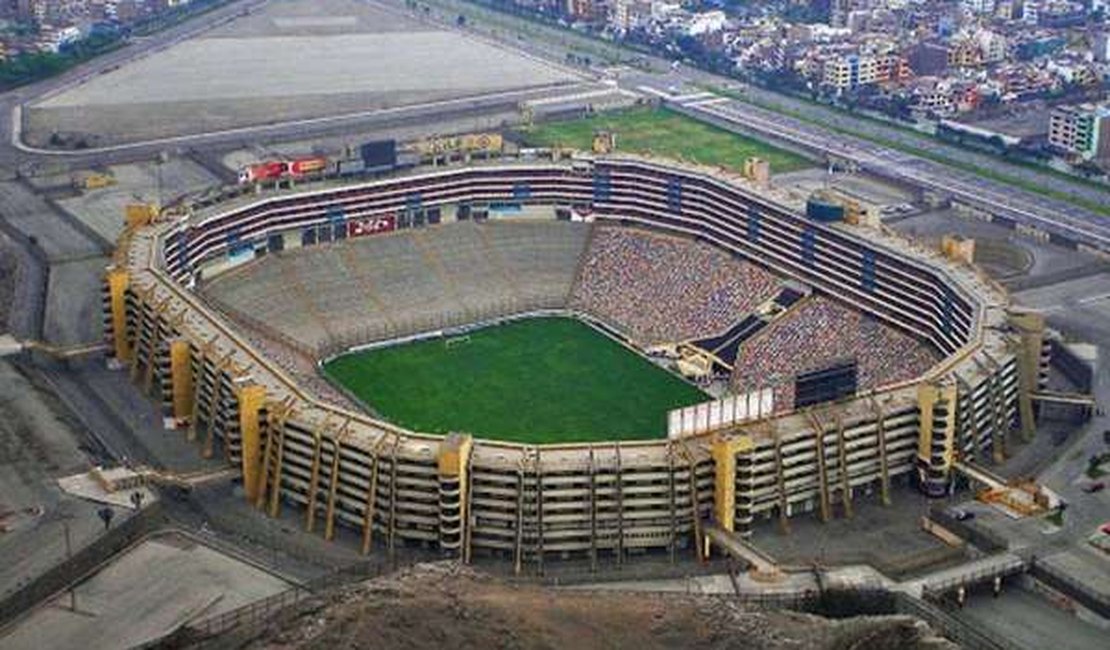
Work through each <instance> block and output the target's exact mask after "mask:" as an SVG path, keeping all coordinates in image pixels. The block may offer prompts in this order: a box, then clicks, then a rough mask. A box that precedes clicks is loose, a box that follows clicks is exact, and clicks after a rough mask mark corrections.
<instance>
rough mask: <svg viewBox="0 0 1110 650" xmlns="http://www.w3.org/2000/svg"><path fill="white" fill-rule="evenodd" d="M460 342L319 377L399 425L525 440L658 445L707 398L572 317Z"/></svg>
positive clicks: (377, 354) (424, 346)
mask: <svg viewBox="0 0 1110 650" xmlns="http://www.w3.org/2000/svg"><path fill="white" fill-rule="evenodd" d="M469 337H470V338H469V341H468V342H464V343H458V344H453V345H451V346H450V347H448V346H447V344H446V343H445V341H444V339H441V338H437V339H430V340H426V341H419V342H416V343H410V344H406V345H399V346H394V347H387V348H380V349H377V350H367V351H363V352H354V353H351V354H347V355H344V356H341V357H338V358H336V359H334V360H332V361H330V362H328V363H327V364H325V365H324V372H325V373H326V374H327V375H328V376H329V377H331V378H332V379H334V380H335V381H337V382H339V383H340V384H342V385H344V386H346V387H347V388H348V389H349V390H350V391H351V392H353V393H354V394H355V395H357V396H358V398H359V399H361V400H362V401H363V402H365V403H366V404H369V405H371V406H372V407H373V408H374V409H376V410H377V411H378V412H379V413H381V414H382V415H383V416H384V417H385V418H387V419H389V420H390V421H392V422H395V423H397V424H399V425H401V426H404V427H407V428H410V429H414V430H416V431H423V432H428V433H447V432H450V431H461V432H466V433H471V434H474V435H475V436H478V437H485V438H493V439H499V440H510V441H514V442H525V443H558V442H590V441H594V440H644V439H658V438H663V437H665V436H666V433H667V411H669V410H670V409H673V408H678V407H682V406H689V405H690V404H697V403H699V402H703V401H705V400H707V399H709V398H708V397H707V396H706V395H705V394H704V393H702V392H701V391H700V390H698V389H697V388H695V387H693V386H691V385H689V384H687V383H686V382H684V381H682V380H681V379H679V378H678V377H675V376H674V375H671V374H670V373H668V372H667V371H665V370H663V369H661V368H658V367H657V366H655V365H654V364H652V363H651V362H650V361H647V360H646V359H643V358H642V357H640V356H639V355H637V354H636V353H634V352H632V351H630V350H628V349H627V348H625V347H624V346H622V345H620V344H619V343H617V342H615V341H613V340H611V339H610V338H608V337H606V336H605V335H603V334H601V333H599V332H597V331H595V330H594V329H593V328H592V327H590V326H589V325H586V324H584V323H581V322H579V321H577V320H573V319H569V318H535V319H529V320H523V321H515V322H511V323H506V324H502V325H494V326H491V327H488V328H485V329H482V330H478V331H476V332H472V333H470V335H469Z"/></svg>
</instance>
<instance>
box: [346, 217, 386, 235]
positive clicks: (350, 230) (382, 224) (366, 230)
mask: <svg viewBox="0 0 1110 650" xmlns="http://www.w3.org/2000/svg"><path fill="white" fill-rule="evenodd" d="M396 228H397V217H396V216H394V215H392V214H386V215H381V216H377V217H362V218H359V219H351V220H349V221H348V222H347V236H348V237H365V236H367V235H377V234H380V233H383V232H392V231H393V230H395V229H396Z"/></svg>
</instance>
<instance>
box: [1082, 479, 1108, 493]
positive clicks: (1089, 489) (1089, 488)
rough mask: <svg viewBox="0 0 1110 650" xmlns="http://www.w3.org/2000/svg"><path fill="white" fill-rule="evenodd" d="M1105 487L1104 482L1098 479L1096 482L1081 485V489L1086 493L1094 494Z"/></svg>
mask: <svg viewBox="0 0 1110 650" xmlns="http://www.w3.org/2000/svg"><path fill="white" fill-rule="evenodd" d="M1105 489H1106V483H1104V482H1102V481H1098V482H1097V483H1089V484H1087V485H1084V486H1083V491H1084V492H1086V493H1087V494H1094V493H1095V492H1102V491H1103V490H1105Z"/></svg>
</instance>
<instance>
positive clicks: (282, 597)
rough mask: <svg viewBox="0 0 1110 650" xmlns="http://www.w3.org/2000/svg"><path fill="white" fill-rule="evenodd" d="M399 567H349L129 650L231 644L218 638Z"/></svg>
mask: <svg viewBox="0 0 1110 650" xmlns="http://www.w3.org/2000/svg"><path fill="white" fill-rule="evenodd" d="M402 566H409V565H408V564H406V565H393V564H389V563H386V562H359V563H356V564H352V565H348V566H345V567H342V568H339V569H337V570H335V571H332V572H329V573H326V574H323V575H321V576H318V577H316V578H313V579H312V580H309V581H307V582H305V583H303V584H299V585H294V586H292V587H290V588H288V589H286V590H285V591H281V592H278V593H276V594H273V595H271V596H267V597H266V598H262V599H261V600H256V601H254V602H251V603H248V604H246V605H243V606H242V607H237V608H235V609H232V610H228V611H226V612H222V613H219V614H214V615H212V616H209V617H206V618H202V619H199V620H197V621H193V622H191V623H186V624H185V625H183V626H181V627H179V628H177V629H175V630H174V631H172V632H170V633H169V634H167V635H165V636H161V637H159V638H156V639H152V640H150V641H148V642H146V643H144V644H142V645H139V646H134V647H133V648H132V649H131V650H145V649H146V648H161V647H166V646H177V645H188V646H189V647H193V648H206V647H209V648H211V647H218V646H223V645H231V644H230V643H228V642H227V640H226V639H222V638H221V637H220V636H219V635H221V634H224V633H228V632H229V631H231V630H234V631H235V632H234V634H235V636H236V638H241V637H244V636H247V635H250V634H253V633H254V632H256V631H257V630H258V629H260V628H261V627H262V626H263V625H265V624H266V623H267V622H269V621H270V620H272V619H273V617H274V615H275V614H277V613H278V612H281V611H284V610H287V609H288V608H290V607H293V606H295V605H297V604H298V603H301V602H304V601H306V600H308V599H309V598H312V597H313V596H314V595H316V594H318V593H320V592H321V591H322V590H324V589H326V588H329V587H337V586H341V585H344V584H350V583H352V582H357V581H359V580H367V579H371V578H377V577H380V576H383V575H386V574H388V573H392V572H393V571H396V570H397V569H399V568H401V567H402Z"/></svg>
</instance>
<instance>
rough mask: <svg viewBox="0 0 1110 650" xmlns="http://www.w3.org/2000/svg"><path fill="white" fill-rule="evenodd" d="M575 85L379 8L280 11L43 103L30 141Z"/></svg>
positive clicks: (169, 132) (330, 2)
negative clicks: (56, 135) (53, 136)
mask: <svg viewBox="0 0 1110 650" xmlns="http://www.w3.org/2000/svg"><path fill="white" fill-rule="evenodd" d="M578 80H579V78H578V77H577V76H575V75H574V74H572V73H571V72H569V71H568V70H566V69H563V68H560V67H557V66H552V65H549V64H546V63H543V62H540V61H538V60H535V59H531V58H528V57H525V56H522V55H520V54H518V53H514V52H510V51H508V50H505V49H504V48H502V47H500V46H497V45H494V44H491V43H486V42H483V41H479V40H476V39H474V38H471V37H467V36H463V35H462V34H461V33H458V32H454V31H447V30H443V29H438V28H436V27H434V26H431V25H428V24H424V23H421V22H419V21H418V20H417V19H416V18H415V17H414V16H411V15H408V14H405V13H403V12H399V11H397V10H393V9H387V8H385V7H383V6H381V5H377V4H374V3H372V2H359V3H356V2H352V1H351V0H313V1H312V2H308V1H306V0H296V1H294V0H279V1H274V2H271V3H269V4H267V5H266V6H265V7H264V8H263V9H262V10H260V11H257V12H255V13H254V14H252V15H250V16H248V17H245V18H242V19H239V20H236V21H234V22H232V23H230V24H228V25H225V26H223V27H220V28H217V29H214V30H213V31H211V32H209V33H206V34H205V35H203V36H202V37H200V38H196V39H192V40H188V41H184V42H182V43H179V44H176V45H173V46H172V47H169V48H168V49H166V50H163V51H161V52H158V53H155V54H152V55H150V56H148V57H145V58H142V59H139V60H137V61H134V62H132V63H130V64H128V65H125V66H123V67H121V68H119V69H116V70H113V71H110V72H108V73H106V74H102V75H99V76H97V77H96V78H94V79H91V80H89V81H87V82H85V83H82V84H80V85H78V86H75V87H73V88H70V89H68V90H65V91H63V92H61V93H58V94H55V95H53V96H51V97H47V98H45V99H43V100H42V101H41V102H39V103H38V104H36V105H34V106H31V107H28V110H26V111H25V130H24V134H25V138H26V139H27V140H28V141H29V142H31V143H33V144H37V145H46V144H49V143H50V140H51V136H52V135H53V134H55V133H59V134H62V135H64V136H65V137H66V138H67V139H68V140H71V141H77V140H80V139H83V140H85V142H86V143H87V144H90V145H109V144H115V143H120V142H133V141H137V140H144V139H152V138H158V137H167V136H173V135H181V134H185V133H197V132H204V131H213V130H220V129H229V128H235V127H241V126H245V125H254V124H264V123H266V124H268V123H273V122H275V121H285V120H294V119H307V118H312V117H320V116H327V115H337V114H345V113H354V112H361V111H368V110H375V109H380V108H388V107H396V106H404V105H409V104H414V103H421V102H427V101H433V100H443V99H450V98H457V97H465V96H473V95H479V94H486V93H492V92H500V91H508V90H515V89H524V88H543V87H548V86H552V85H558V84H566V83H573V82H576V81H578Z"/></svg>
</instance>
